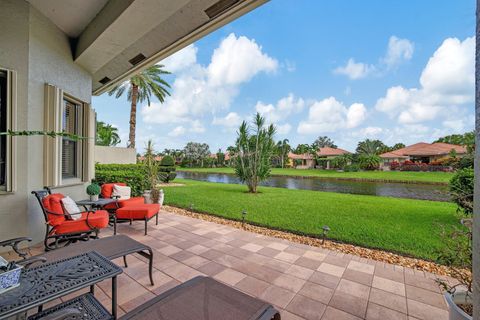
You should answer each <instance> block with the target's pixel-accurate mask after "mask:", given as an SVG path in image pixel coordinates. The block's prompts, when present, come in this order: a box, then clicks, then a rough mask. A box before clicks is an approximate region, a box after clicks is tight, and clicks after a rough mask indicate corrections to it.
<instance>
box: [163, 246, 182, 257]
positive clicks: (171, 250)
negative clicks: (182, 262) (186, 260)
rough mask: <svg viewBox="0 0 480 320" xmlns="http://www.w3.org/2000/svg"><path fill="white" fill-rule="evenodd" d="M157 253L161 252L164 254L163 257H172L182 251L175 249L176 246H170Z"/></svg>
mask: <svg viewBox="0 0 480 320" xmlns="http://www.w3.org/2000/svg"><path fill="white" fill-rule="evenodd" d="M157 251H158V252H160V253H161V254H163V255H166V256H171V255H172V254H175V253H178V252H181V251H182V249H180V248H177V247H174V246H172V245H168V246H166V247H163V248H161V249H157Z"/></svg>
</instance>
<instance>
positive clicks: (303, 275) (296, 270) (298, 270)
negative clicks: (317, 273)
mask: <svg viewBox="0 0 480 320" xmlns="http://www.w3.org/2000/svg"><path fill="white" fill-rule="evenodd" d="M313 272H314V271H313V270H312V269H308V268H305V267H302V266H297V265H292V266H291V267H290V268H288V270H287V271H285V273H286V274H289V275H291V276H294V277H297V278H300V279H304V280H308V279H309V278H310V277H311V276H312V274H313Z"/></svg>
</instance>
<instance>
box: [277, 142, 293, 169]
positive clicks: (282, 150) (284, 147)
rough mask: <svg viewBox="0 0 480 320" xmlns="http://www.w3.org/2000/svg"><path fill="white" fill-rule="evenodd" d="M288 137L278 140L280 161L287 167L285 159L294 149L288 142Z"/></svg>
mask: <svg viewBox="0 0 480 320" xmlns="http://www.w3.org/2000/svg"><path fill="white" fill-rule="evenodd" d="M289 142H290V141H289V140H288V139H283V140H280V141H278V142H277V150H278V153H279V155H280V161H281V164H282V168H283V167H285V160H286V158H287V157H288V153H289V152H290V151H291V150H292V147H291V146H290V145H289V144H288V143H289Z"/></svg>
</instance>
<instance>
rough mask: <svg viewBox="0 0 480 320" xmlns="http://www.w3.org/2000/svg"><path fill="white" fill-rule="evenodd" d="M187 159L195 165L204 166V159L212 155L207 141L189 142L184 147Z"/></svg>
mask: <svg viewBox="0 0 480 320" xmlns="http://www.w3.org/2000/svg"><path fill="white" fill-rule="evenodd" d="M183 153H184V155H185V159H186V160H188V161H190V162H191V163H192V164H194V165H199V164H200V166H201V167H203V161H204V159H205V158H207V157H208V156H210V147H209V146H208V144H206V143H198V142H189V143H187V145H186V146H185V148H184V149H183Z"/></svg>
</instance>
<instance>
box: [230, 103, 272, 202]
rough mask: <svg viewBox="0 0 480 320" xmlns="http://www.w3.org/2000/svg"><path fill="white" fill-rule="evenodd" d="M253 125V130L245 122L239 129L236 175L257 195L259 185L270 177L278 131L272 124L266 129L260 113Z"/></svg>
mask: <svg viewBox="0 0 480 320" xmlns="http://www.w3.org/2000/svg"><path fill="white" fill-rule="evenodd" d="M252 125H253V128H251V127H250V126H249V125H248V124H247V123H246V122H245V121H243V122H242V124H241V125H240V128H239V129H238V132H237V134H238V137H237V140H236V142H235V146H236V149H237V151H238V152H237V156H236V158H235V173H236V175H237V176H238V177H239V178H240V181H242V182H243V183H245V184H246V185H247V187H248V191H249V192H250V193H256V192H257V187H258V184H259V183H260V182H261V181H263V180H265V179H267V178H268V177H269V176H270V169H271V157H272V154H273V152H274V148H275V143H274V141H273V136H274V135H275V131H276V129H275V127H274V126H273V125H272V124H271V125H270V126H268V127H265V118H264V117H262V116H261V115H260V113H258V112H257V114H256V115H255V117H254V119H253V123H252Z"/></svg>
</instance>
